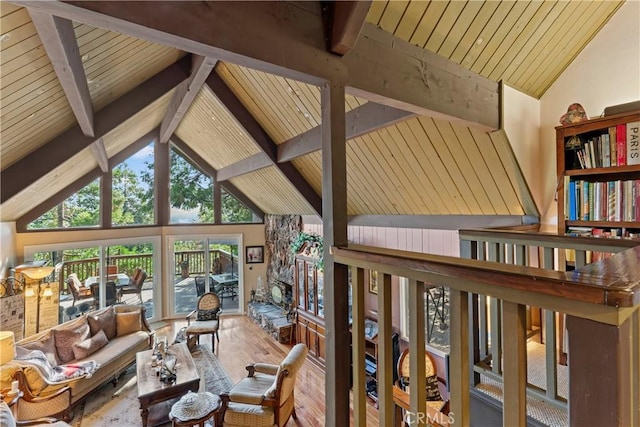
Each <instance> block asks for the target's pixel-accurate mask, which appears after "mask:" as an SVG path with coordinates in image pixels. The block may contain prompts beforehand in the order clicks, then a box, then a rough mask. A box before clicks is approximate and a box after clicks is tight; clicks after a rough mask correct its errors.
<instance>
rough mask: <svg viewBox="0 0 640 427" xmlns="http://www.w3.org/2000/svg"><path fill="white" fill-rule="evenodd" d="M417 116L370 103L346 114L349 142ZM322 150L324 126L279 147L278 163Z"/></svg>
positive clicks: (302, 134) (317, 127)
mask: <svg viewBox="0 0 640 427" xmlns="http://www.w3.org/2000/svg"><path fill="white" fill-rule="evenodd" d="M413 116H415V113H412V112H409V111H404V110H398V109H397V108H393V107H388V106H386V105H381V104H376V103H375V102H368V103H366V104H364V105H362V106H360V107H357V108H354V109H353V110H351V111H349V112H348V113H347V114H346V117H345V121H346V125H347V134H346V135H347V140H349V139H352V138H356V137H358V136H361V135H365V134H367V133H369V132H373V131H376V130H378V129H381V128H384V127H387V126H390V125H392V124H394V123H397V122H400V121H402V120H406V119H409V118H411V117H413ZM320 148H322V126H316V127H314V128H313V129H309V130H308V131H306V132H304V133H301V134H300V135H297V136H294V137H293V138H291V139H289V140H288V141H285V142H283V143H282V144H280V145H278V162H286V161H289V160H293V159H295V158H296V157H300V156H304V155H305V154H309V153H312V152H314V151H318V150H320Z"/></svg>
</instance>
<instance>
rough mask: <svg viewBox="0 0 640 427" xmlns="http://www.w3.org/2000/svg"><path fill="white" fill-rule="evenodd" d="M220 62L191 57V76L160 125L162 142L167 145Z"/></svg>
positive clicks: (182, 84) (179, 90) (176, 95)
mask: <svg viewBox="0 0 640 427" xmlns="http://www.w3.org/2000/svg"><path fill="white" fill-rule="evenodd" d="M217 62H218V61H217V60H215V59H213V58H205V57H204V56H200V55H192V56H191V75H190V76H189V78H188V79H187V80H185V81H184V82H182V83H181V84H180V86H178V88H177V89H176V91H175V92H174V94H173V98H172V99H171V102H170V103H169V107H168V108H167V113H166V114H165V115H164V119H162V124H161V125H160V142H161V143H163V144H164V143H166V142H167V141H169V138H170V137H171V135H172V134H173V132H175V130H176V129H177V128H178V125H179V124H180V122H181V121H182V118H183V117H184V115H185V114H186V113H187V110H189V107H190V106H191V104H192V103H193V101H194V100H195V99H196V96H197V95H198V92H200V88H201V87H202V85H203V84H204V82H205V80H206V79H207V77H208V76H209V73H210V72H211V70H213V68H214V67H215V66H216V63H217Z"/></svg>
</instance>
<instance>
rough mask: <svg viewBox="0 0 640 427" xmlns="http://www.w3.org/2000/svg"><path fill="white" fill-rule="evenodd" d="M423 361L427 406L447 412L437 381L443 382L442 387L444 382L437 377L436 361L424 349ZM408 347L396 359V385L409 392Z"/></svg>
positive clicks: (445, 402) (444, 384)
mask: <svg viewBox="0 0 640 427" xmlns="http://www.w3.org/2000/svg"><path fill="white" fill-rule="evenodd" d="M424 363H425V376H426V378H427V406H429V407H430V408H432V409H434V410H436V411H441V412H447V408H446V406H447V403H448V402H447V401H446V400H445V399H444V398H443V397H442V394H441V393H440V387H439V385H438V383H441V384H443V386H444V389H446V383H445V381H444V380H443V379H441V378H439V377H438V372H437V370H436V363H435V361H434V360H433V356H431V355H430V354H429V353H428V352H427V351H426V350H425V352H424ZM409 384H410V381H409V349H406V350H404V351H403V352H402V354H401V355H400V358H399V359H398V381H397V383H396V385H397V386H398V387H399V388H400V389H402V390H404V391H406V392H407V393H409Z"/></svg>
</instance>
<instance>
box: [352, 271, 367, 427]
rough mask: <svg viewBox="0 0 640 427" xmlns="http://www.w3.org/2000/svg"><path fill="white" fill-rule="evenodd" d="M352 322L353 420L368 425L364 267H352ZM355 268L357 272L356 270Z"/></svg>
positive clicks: (357, 424) (355, 423) (357, 423)
mask: <svg viewBox="0 0 640 427" xmlns="http://www.w3.org/2000/svg"><path fill="white" fill-rule="evenodd" d="M351 270H352V271H351V273H352V284H351V286H352V290H351V292H352V300H353V301H352V304H353V307H352V316H353V320H352V324H351V345H352V358H353V368H352V369H353V421H354V424H353V425H355V426H364V425H367V406H366V405H367V403H366V401H367V390H366V375H365V371H364V367H365V339H364V269H362V268H355V267H351ZM353 270H355V274H353V273H354V271H353Z"/></svg>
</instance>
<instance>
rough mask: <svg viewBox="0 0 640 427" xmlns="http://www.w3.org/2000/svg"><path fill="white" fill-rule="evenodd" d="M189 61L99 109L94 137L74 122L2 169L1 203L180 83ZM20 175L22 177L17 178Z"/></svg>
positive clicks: (157, 75) (163, 71) (163, 72)
mask: <svg viewBox="0 0 640 427" xmlns="http://www.w3.org/2000/svg"><path fill="white" fill-rule="evenodd" d="M186 61H188V58H187V59H183V60H180V61H178V62H176V63H174V64H172V65H170V66H169V67H167V68H166V69H164V70H162V71H161V72H159V73H158V74H156V75H155V76H153V77H151V78H150V79H149V80H147V81H146V82H144V83H142V84H140V85H139V86H138V87H136V88H135V89H133V90H131V91H129V92H128V93H127V94H126V95H124V96H122V97H120V98H118V99H117V100H115V101H114V102H112V103H111V104H109V105H107V106H106V107H104V108H103V109H102V110H100V111H99V112H98V113H97V114H96V116H95V137H87V136H84V134H83V133H82V130H81V129H80V126H74V127H73V128H71V129H69V130H68V131H66V132H64V133H63V134H62V135H60V136H58V137H56V138H54V139H52V140H51V141H49V142H48V143H47V144H45V145H43V146H42V147H40V148H38V149H37V150H34V151H33V152H31V153H30V154H29V155H28V156H26V157H24V158H22V159H21V160H19V161H18V162H16V163H14V164H13V165H11V166H9V167H8V168H6V169H5V170H3V171H2V173H1V175H0V203H4V202H6V201H7V200H9V199H11V198H12V197H14V196H15V195H17V194H18V193H20V192H21V191H22V190H24V189H25V188H27V187H28V186H30V185H32V184H33V183H35V182H36V181H37V180H38V179H40V178H42V177H43V176H45V175H46V174H47V173H49V172H51V171H52V170H53V169H55V168H56V167H58V166H60V165H61V164H62V163H64V162H65V161H66V160H67V159H68V158H69V157H71V156H72V155H73V154H75V153H77V152H79V151H80V150H83V149H84V148H87V147H88V146H89V145H90V144H92V143H93V142H94V141H95V140H96V139H97V138H102V137H103V136H105V135H106V134H107V133H109V132H111V131H112V130H113V129H115V128H117V127H118V126H119V125H120V124H122V123H124V122H125V121H126V120H127V119H129V118H131V116H133V115H135V114H136V113H138V112H139V111H141V110H142V109H144V108H145V107H146V106H148V105H149V104H151V103H152V102H153V101H155V100H156V99H158V98H160V97H161V96H162V95H164V94H165V93H167V92H168V91H169V90H171V89H172V88H174V87H175V86H176V85H178V84H179V83H180V82H181V81H182V80H184V79H185V77H187V73H186V70H187V69H188V68H186V67H188V66H187V64H188V63H187V62H186ZM18 176H19V177H20V179H16V177H18Z"/></svg>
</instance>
